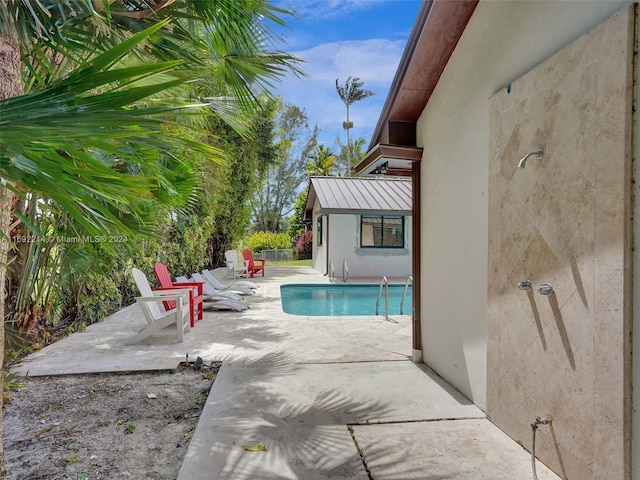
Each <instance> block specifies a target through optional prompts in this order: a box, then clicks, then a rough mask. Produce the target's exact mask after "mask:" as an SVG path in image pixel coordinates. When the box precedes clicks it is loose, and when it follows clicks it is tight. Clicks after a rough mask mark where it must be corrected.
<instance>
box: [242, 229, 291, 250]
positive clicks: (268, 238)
mask: <svg viewBox="0 0 640 480" xmlns="http://www.w3.org/2000/svg"><path fill="white" fill-rule="evenodd" d="M245 244H246V246H247V248H248V249H249V250H251V251H252V252H254V253H257V252H261V251H262V250H274V249H277V248H283V249H288V248H291V238H290V237H289V235H287V234H285V233H273V232H256V233H254V234H253V235H251V236H250V237H248V238H247V240H246V241H245Z"/></svg>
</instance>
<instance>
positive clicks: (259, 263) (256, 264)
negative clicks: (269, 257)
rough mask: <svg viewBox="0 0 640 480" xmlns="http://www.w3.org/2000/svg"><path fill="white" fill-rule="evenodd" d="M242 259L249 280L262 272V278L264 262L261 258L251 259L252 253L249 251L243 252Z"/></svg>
mask: <svg viewBox="0 0 640 480" xmlns="http://www.w3.org/2000/svg"><path fill="white" fill-rule="evenodd" d="M242 258H244V264H245V266H246V267H247V273H248V274H249V276H250V277H251V278H253V275H254V274H255V273H257V272H262V276H263V277H264V267H265V263H266V262H265V261H264V260H263V259H261V258H253V253H251V250H243V251H242Z"/></svg>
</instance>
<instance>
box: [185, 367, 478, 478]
mask: <svg viewBox="0 0 640 480" xmlns="http://www.w3.org/2000/svg"><path fill="white" fill-rule="evenodd" d="M444 418H449V419H450V418H484V414H483V412H482V411H481V410H480V409H478V408H477V407H476V406H475V405H473V404H472V403H470V402H469V401H468V400H467V399H466V398H464V396H462V395H461V394H460V393H459V392H457V391H456V390H454V389H453V388H451V387H450V386H449V385H448V384H447V383H446V382H444V381H443V380H442V379H441V378H440V377H438V376H437V375H435V374H434V373H433V372H432V371H431V370H430V369H429V368H428V367H426V366H425V365H416V364H414V363H412V362H410V361H397V362H363V363H338V364H307V365H286V366H274V367H265V366H252V367H248V366H244V367H243V366H239V365H223V366H222V368H221V369H220V372H219V373H218V377H217V378H216V381H215V383H214V385H213V388H212V389H211V393H210V394H209V399H208V400H207V403H206V405H205V407H204V410H203V412H202V415H201V416H200V421H199V422H198V426H197V428H196V431H195V433H194V437H193V439H192V441H191V443H190V445H189V450H188V452H187V455H186V457H185V461H184V463H183V465H182V468H181V470H180V474H179V476H178V479H179V480H187V479H206V478H217V479H230V480H231V479H233V480H244V479H247V480H248V479H276V478H278V479H285V478H287V479H288V478H290V479H305V480H306V479H323V478H339V479H363V480H366V479H367V478H368V476H367V473H366V471H365V469H364V467H363V465H362V462H361V461H360V459H359V455H358V451H357V448H356V446H355V444H354V442H353V439H352V437H351V434H350V432H349V429H348V425H351V424H372V423H378V422H414V421H418V420H426V419H431V420H433V419H444ZM256 444H263V445H265V446H266V448H267V450H266V451H265V452H248V451H245V450H243V449H242V448H241V446H242V445H256Z"/></svg>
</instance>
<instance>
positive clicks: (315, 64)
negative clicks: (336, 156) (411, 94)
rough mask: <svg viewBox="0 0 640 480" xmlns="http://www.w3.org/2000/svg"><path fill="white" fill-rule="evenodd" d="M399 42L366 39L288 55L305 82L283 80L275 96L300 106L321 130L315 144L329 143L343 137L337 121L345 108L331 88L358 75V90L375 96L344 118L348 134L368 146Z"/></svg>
mask: <svg viewBox="0 0 640 480" xmlns="http://www.w3.org/2000/svg"><path fill="white" fill-rule="evenodd" d="M404 45H405V42H404V41H393V40H387V39H370V40H362V41H344V42H332V43H324V44H320V45H317V46H315V47H313V48H310V49H308V50H303V51H298V52H292V53H293V54H294V55H296V56H298V57H300V58H303V59H304V60H306V62H307V63H305V64H304V65H303V70H304V71H305V73H306V74H307V78H302V79H297V78H292V77H288V78H286V79H285V80H284V81H283V83H282V84H281V85H279V87H278V94H279V95H281V96H282V98H283V99H284V100H285V101H286V102H289V103H292V104H295V105H298V106H300V107H302V108H304V109H305V110H306V112H307V116H308V118H309V123H310V124H311V125H314V124H316V123H317V124H318V126H319V127H320V129H321V139H320V141H321V142H322V143H324V144H326V145H331V144H333V142H334V140H335V137H336V134H339V135H340V137H341V138H342V139H344V138H345V133H344V130H343V129H342V122H343V121H344V120H346V109H345V106H344V103H342V100H340V97H339V96H338V94H337V92H336V88H335V81H336V78H339V79H340V83H344V82H345V80H346V79H347V78H348V77H349V76H352V77H359V78H360V79H361V80H362V81H363V82H364V87H363V88H366V89H368V90H372V91H374V92H375V93H376V95H375V96H373V97H369V98H366V99H364V100H362V101H360V102H357V103H355V104H353V105H352V106H351V108H350V117H351V118H350V119H351V121H352V122H353V123H354V127H355V128H354V130H353V131H352V133H353V134H354V136H363V137H364V138H365V140H366V141H367V142H368V141H369V140H370V136H371V134H372V133H373V129H374V128H375V125H376V123H377V121H378V117H379V115H380V112H381V110H382V106H383V104H384V101H385V99H386V95H387V93H388V90H389V86H390V85H391V81H392V80H393V76H394V75H395V71H396V68H397V66H398V62H399V61H400V57H401V55H402V51H403V49H404Z"/></svg>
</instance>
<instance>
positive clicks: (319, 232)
mask: <svg viewBox="0 0 640 480" xmlns="http://www.w3.org/2000/svg"><path fill="white" fill-rule="evenodd" d="M316 245H318V246H319V247H320V246H322V215H318V220H317V223H316Z"/></svg>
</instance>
